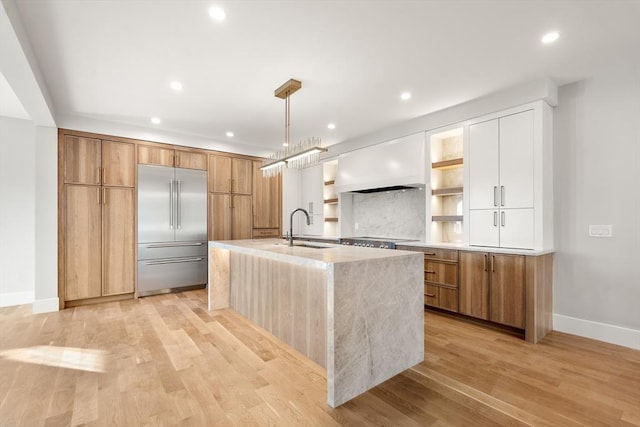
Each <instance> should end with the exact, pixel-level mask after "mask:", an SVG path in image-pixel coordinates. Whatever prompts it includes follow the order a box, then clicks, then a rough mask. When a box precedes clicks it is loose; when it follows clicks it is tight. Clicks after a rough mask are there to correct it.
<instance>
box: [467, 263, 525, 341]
mask: <svg viewBox="0 0 640 427" xmlns="http://www.w3.org/2000/svg"><path fill="white" fill-rule="evenodd" d="M460 313H462V314H466V315H468V316H472V317H476V318H479V319H484V320H490V321H492V322H496V323H500V324H503V325H508V326H513V327H515V328H520V329H524V327H525V257H524V255H505V254H495V253H481V252H466V251H462V252H461V254H460Z"/></svg>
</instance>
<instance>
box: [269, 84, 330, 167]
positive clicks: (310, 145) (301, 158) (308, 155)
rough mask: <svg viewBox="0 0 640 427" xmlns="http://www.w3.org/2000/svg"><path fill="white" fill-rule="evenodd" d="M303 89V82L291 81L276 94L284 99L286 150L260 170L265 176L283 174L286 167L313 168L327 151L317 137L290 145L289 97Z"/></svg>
mask: <svg viewBox="0 0 640 427" xmlns="http://www.w3.org/2000/svg"><path fill="white" fill-rule="evenodd" d="M301 87H302V82H301V81H299V80H295V79H290V80H288V81H287V82H285V83H284V84H283V85H282V86H280V87H279V88H278V89H276V90H275V92H274V96H275V97H276V98H281V99H284V143H283V144H282V145H283V147H284V149H283V150H279V151H276V152H275V153H273V154H272V155H270V156H269V157H268V158H267V159H266V160H265V161H264V164H263V165H262V167H261V168H260V169H262V175H263V176H267V177H268V176H275V175H277V174H279V173H282V169H283V168H284V167H285V166H286V167H288V168H289V167H291V168H297V169H303V168H305V167H307V166H311V165H313V164H316V163H318V161H319V160H320V153H322V152H323V151H327V149H326V148H322V147H321V146H320V143H321V139H320V138H317V137H311V138H308V139H307V140H306V141H300V142H299V143H298V144H296V145H295V146H291V144H290V139H289V137H290V127H291V101H290V99H289V97H290V96H291V95H292V94H293V93H294V92H296V91H297V90H298V89H300V88H301Z"/></svg>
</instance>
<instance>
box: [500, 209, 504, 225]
mask: <svg viewBox="0 0 640 427" xmlns="http://www.w3.org/2000/svg"><path fill="white" fill-rule="evenodd" d="M504 224H505V222H504V211H502V212H500V225H501V226H503V227H504Z"/></svg>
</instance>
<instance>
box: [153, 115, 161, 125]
mask: <svg viewBox="0 0 640 427" xmlns="http://www.w3.org/2000/svg"><path fill="white" fill-rule="evenodd" d="M161 121H162V120H160V118H159V117H151V123H153V124H154V125H159V124H160V122H161Z"/></svg>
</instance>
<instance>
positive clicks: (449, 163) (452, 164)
mask: <svg viewBox="0 0 640 427" xmlns="http://www.w3.org/2000/svg"><path fill="white" fill-rule="evenodd" d="M460 166H462V157H461V158H458V159H451V160H443V161H441V162H434V163H431V169H440V170H443V169H451V168H457V167H460Z"/></svg>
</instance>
